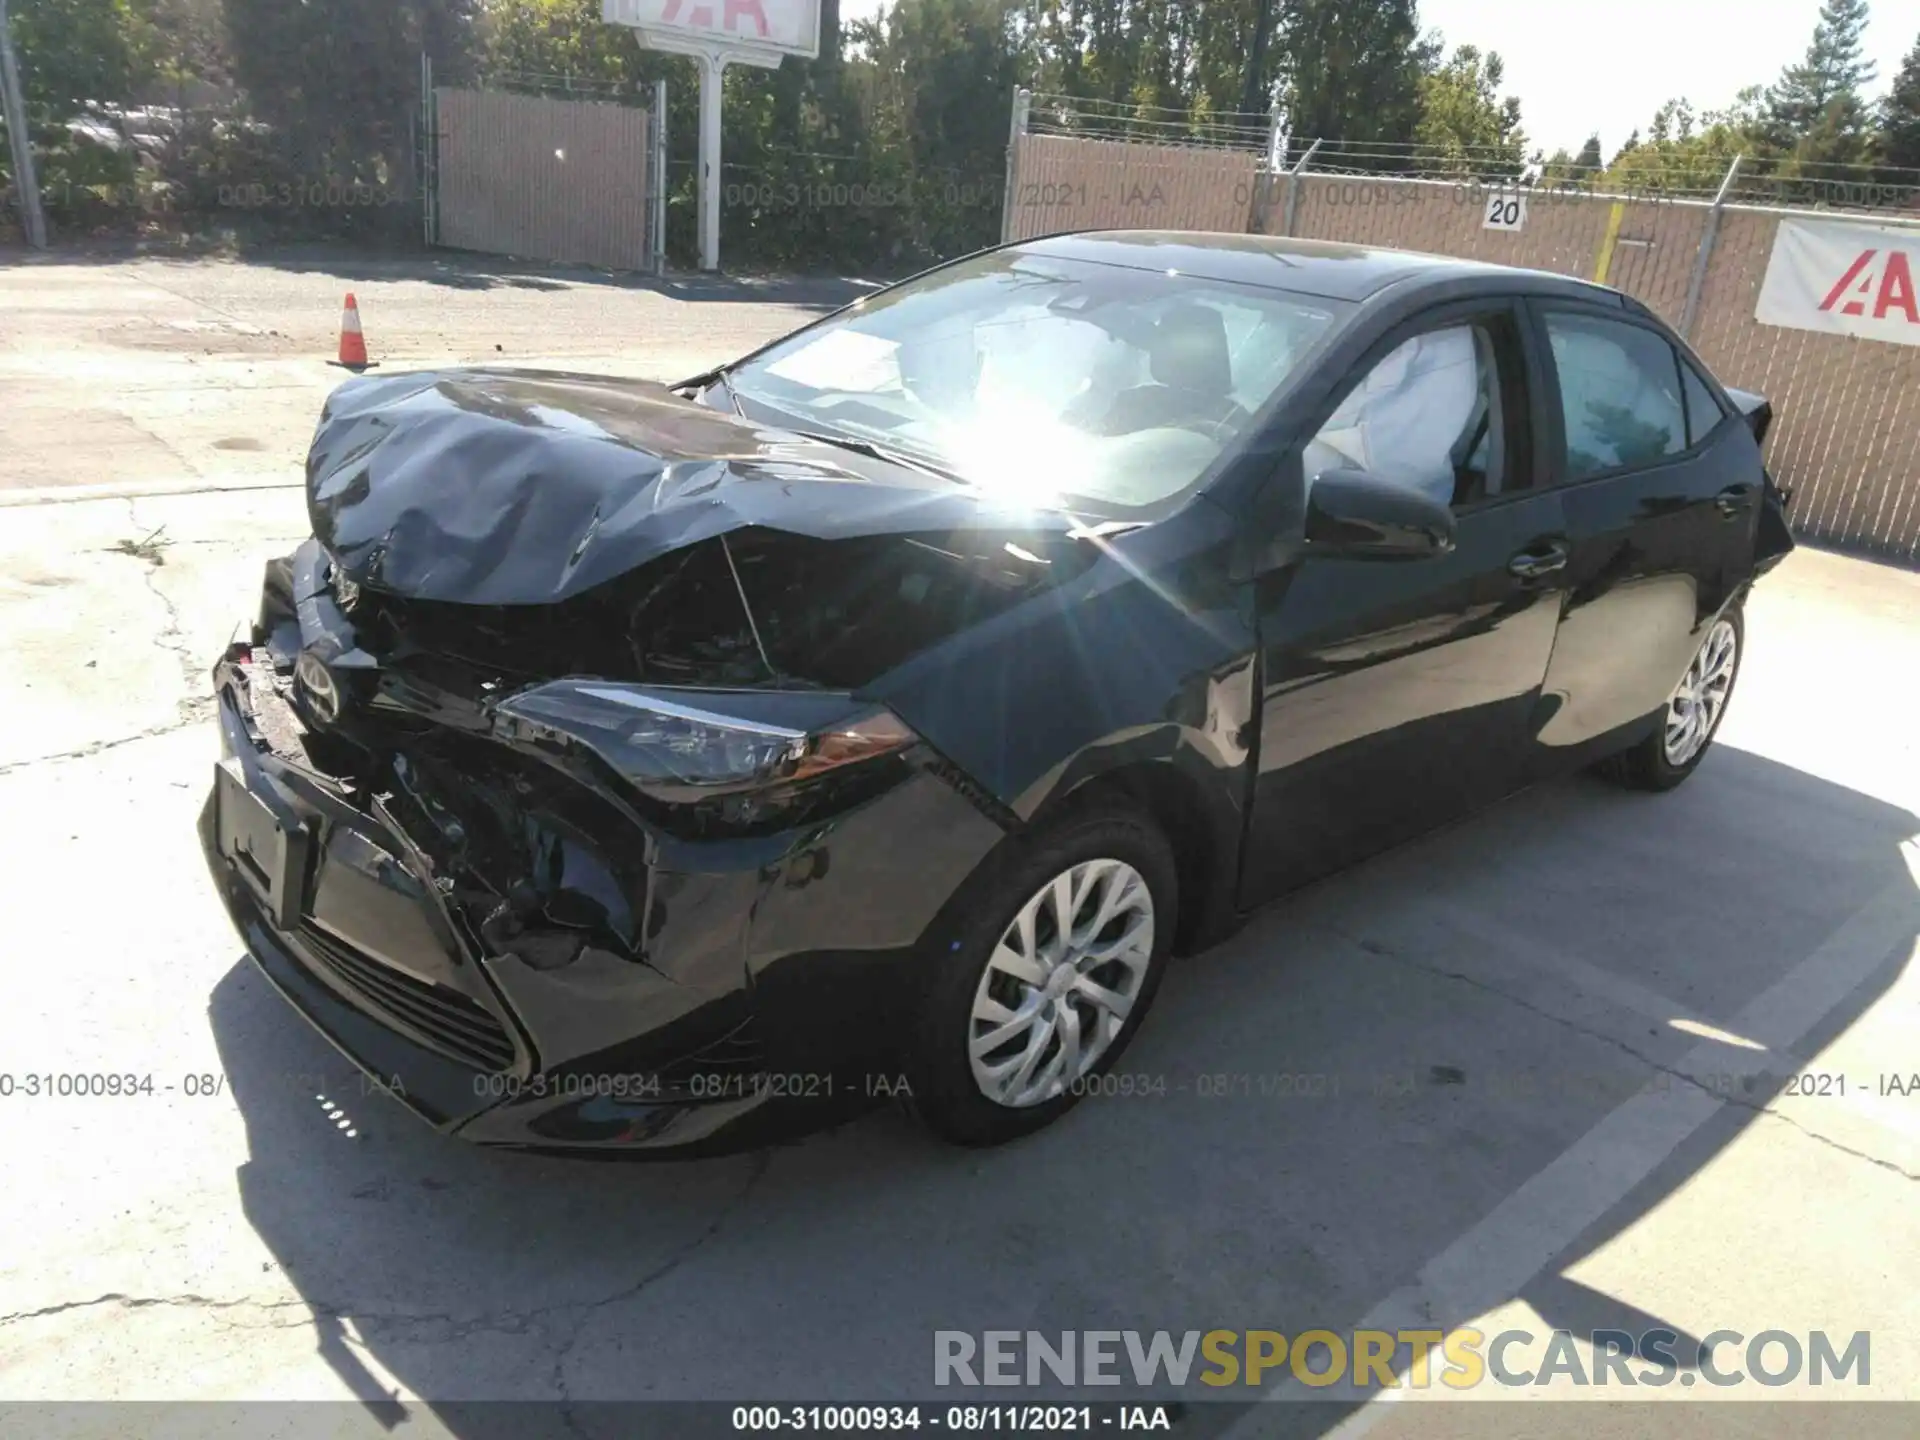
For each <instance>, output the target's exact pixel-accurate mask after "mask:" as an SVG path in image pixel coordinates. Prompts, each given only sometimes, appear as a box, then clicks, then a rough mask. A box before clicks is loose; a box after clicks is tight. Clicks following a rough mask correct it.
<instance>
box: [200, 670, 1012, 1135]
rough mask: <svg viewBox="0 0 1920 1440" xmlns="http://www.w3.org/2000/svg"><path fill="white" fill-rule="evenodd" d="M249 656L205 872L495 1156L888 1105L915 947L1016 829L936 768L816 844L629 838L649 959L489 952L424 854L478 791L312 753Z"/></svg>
mask: <svg viewBox="0 0 1920 1440" xmlns="http://www.w3.org/2000/svg"><path fill="white" fill-rule="evenodd" d="M263 638H264V637H263ZM252 655H253V651H252V648H251V647H249V646H246V645H236V646H234V647H233V648H232V649H231V650H230V651H229V653H228V654H227V655H226V656H225V657H224V658H223V659H222V660H221V662H220V664H219V665H218V666H217V667H216V669H215V672H214V683H215V689H216V692H217V696H218V716H219V727H220V734H221V757H220V760H219V761H218V764H217V767H216V771H215V780H214V787H213V793H212V795H211V796H210V797H209V800H208V803H207V806H206V809H205V811H204V812H203V815H202V821H201V839H202V844H203V846H204V848H205V851H206V855H207V860H208V864H209V867H210V869H211V871H212V873H213V876H214V878H215V880H216V882H217V884H218V886H219V889H220V892H221V894H222V896H223V897H224V899H225V901H226V904H227V907H228V910H229V912H230V913H231V915H232V917H233V921H234V924H235V926H236V928H237V929H238V931H239V933H240V935H241V937H242V939H243V940H244V941H245V943H246V946H247V950H248V952H249V954H250V955H251V956H252V957H253V959H254V961H255V962H256V963H257V964H258V965H259V967H260V969H261V970H262V971H263V972H264V973H265V974H266V976H267V978H268V979H269V980H270V981H271V982H272V983H273V984H274V986H275V987H276V988H277V989H278V990H279V991H280V992H281V994H282V995H284V996H285V997H286V999H287V1000H288V1001H290V1002H291V1003H292V1004H293V1005H294V1006H295V1008H296V1009H298V1010H299V1011H300V1012H301V1013H302V1014H304V1015H305V1016H306V1017H307V1019H308V1020H309V1021H311V1022H312V1023H313V1024H314V1026H315V1027H316V1028H317V1029H319V1030H320V1032H321V1033H322V1034H323V1035H325V1036H326V1037H327V1039H329V1040H330V1041H332V1042H333V1044H334V1045H335V1046H336V1047H338V1048H339V1049H340V1050H341V1051H342V1052H343V1053H344V1054H345V1055H346V1056H347V1057H348V1058H349V1059H350V1060H352V1061H353V1062H354V1063H355V1064H356V1065H357V1066H359V1067H360V1068H361V1069H362V1070H363V1071H364V1072H365V1073H366V1074H367V1075H368V1076H369V1077H370V1078H371V1079H372V1080H373V1081H374V1082H375V1083H376V1084H377V1085H378V1086H379V1087H380V1088H382V1089H384V1090H387V1091H388V1092H389V1093H391V1094H392V1095H393V1096H394V1097H395V1098H397V1099H399V1100H401V1101H402V1102H403V1103H404V1104H406V1105H407V1106H408V1107H409V1108H410V1109H412V1110H413V1111H415V1112H416V1113H417V1114H419V1115H420V1116H421V1117H423V1118H424V1119H426V1120H427V1121H429V1122H430V1123H432V1124H433V1125H435V1126H436V1127H438V1128H440V1129H442V1130H444V1131H447V1132H450V1133H455V1134H458V1135H460V1136H461V1137H462V1138H466V1139H471V1140H475V1141H478V1142H481V1143H487V1144H496V1145H508V1146H520V1147H530V1148H564V1149H617V1150H646V1151H672V1152H680V1153H706V1152H718V1151H725V1150H733V1149H739V1148H743V1147H747V1146H751V1145H755V1144H760V1143H764V1142H765V1141H767V1140H769V1139H772V1138H776V1137H778V1136H782V1135H787V1134H791V1133H796V1132H799V1131H803V1130H807V1129H812V1128H817V1127H818V1126H819V1125H821V1124H823V1123H829V1122H831V1121H832V1120H834V1119H837V1118H840V1117H841V1116H844V1115H846V1114H849V1113H852V1112H853V1111H855V1110H857V1109H859V1108H862V1107H863V1106H865V1105H866V1104H869V1103H871V1101H872V1099H873V1098H874V1097H876V1096H878V1095H884V1094H889V1093H893V1092H894V1089H895V1085H896V1083H897V1082H896V1081H895V1080H894V1076H895V1074H896V1072H897V1066H896V1065H895V1064H894V1055H893V1051H892V1048H891V1039H892V1037H893V1036H895V1035H897V1034H899V1033H900V1031H901V1029H902V1024H901V1021H902V1017H903V1016H904V1015H905V1014H906V1013H907V1007H909V1006H910V1005H911V1003H912V1000H913V997H914V995H915V994H916V993H917V992H916V983H915V977H916V975H917V973H918V970H919V967H918V966H916V965H915V964H914V960H915V957H916V956H917V955H920V954H923V953H924V948H923V947H924V945H925V943H926V941H927V936H928V932H929V931H930V930H931V929H932V928H933V927H934V926H935V924H936V921H937V920H938V919H939V917H940V914H941V911H942V907H943V906H944V905H945V904H946V901H947V900H948V898H949V897H950V896H951V895H952V893H953V892H954V890H956V889H957V888H958V887H959V885H960V883H961V882H962V881H963V880H964V879H965V877H966V876H967V875H968V874H969V873H971V871H972V869H973V868H974V866H975V865H976V864H977V863H978V862H979V861H980V859H982V858H983V857H984V856H985V854H986V853H987V851H988V850H989V849H991V847H992V846H993V844H994V843H995V842H996V841H997V840H998V839H999V838H1000V836H1001V834H1002V831H1001V830H1000V829H999V827H998V825H997V824H995V823H994V822H993V821H991V820H989V819H988V818H987V816H986V815H985V814H983V813H982V812H981V811H980V810H979V809H978V808H976V807H975V806H974V805H973V804H972V803H970V802H969V801H968V800H966V799H965V798H963V797H962V796H961V794H960V793H959V792H958V791H957V790H956V789H955V788H954V787H953V786H951V785H950V784H948V783H947V782H946V781H944V780H942V779H940V778H939V777H938V776H937V775H936V774H935V773H933V772H932V771H931V770H928V769H915V770H914V771H913V772H912V773H911V774H910V775H909V777H908V778H907V779H905V780H904V781H903V782H902V783H901V784H899V785H897V786H895V787H894V788H893V789H891V790H889V791H887V792H886V793H884V794H882V795H880V796H878V797H876V798H873V799H870V800H868V801H867V802H866V803H864V804H862V805H860V806H859V807H857V808H855V809H854V810H852V811H850V812H848V813H846V814H844V815H840V816H837V817H835V818H834V820H833V821H832V823H831V824H827V825H813V826H810V827H808V828H806V829H805V830H803V831H797V832H789V833H784V834H777V835H771V836H758V837H755V838H752V839H747V840H732V841H712V842H690V841H686V840H683V839H675V838H673V837H670V836H666V835H660V834H651V833H642V832H639V831H635V833H633V834H632V835H631V837H630V840H631V848H632V850H633V851H634V853H635V854H636V855H640V856H643V857H644V882H643V883H644V888H645V894H644V897H643V898H642V899H641V900H640V901H639V902H638V906H637V908H638V913H639V914H640V915H641V916H643V917H644V925H643V927H642V928H643V935H644V939H643V949H642V950H641V953H639V954H638V955H634V954H621V953H616V951H615V950H614V949H613V948H611V947H608V946H601V945H595V944H591V943H590V944H587V945H585V946H584V947H575V949H576V950H577V953H576V954H575V956H574V958H572V959H571V960H567V961H565V962H564V963H560V964H558V965H554V964H551V963H550V962H547V961H545V960H543V959H542V957H541V956H540V955H539V954H538V953H537V952H532V951H529V952H528V953H526V954H521V953H511V952H509V953H500V952H499V951H498V950H497V949H496V948H495V947H492V946H490V945H489V943H488V941H487V938H486V937H485V936H484V935H483V934H481V933H479V927H476V926H475V925H474V923H473V920H472V913H471V910H470V909H466V910H463V907H462V905H461V904H460V903H459V899H458V897H459V895H460V893H461V888H462V877H458V876H454V875H449V874H447V873H445V867H444V866H443V865H436V861H435V860H434V858H433V857H431V856H430V855H429V854H428V853H427V852H426V850H423V849H422V848H421V846H422V843H423V842H424V843H425V844H427V845H428V846H429V848H430V847H431V845H432V843H433V841H432V838H431V837H429V836H426V835H425V834H423V830H424V829H425V828H427V827H426V826H425V825H424V824H423V822H422V819H421V813H422V812H421V811H420V810H419V809H418V807H419V806H420V805H422V804H427V805H433V806H438V805H439V804H440V803H442V802H445V803H446V804H448V805H450V806H453V807H456V808H457V807H458V805H459V804H460V803H462V798H463V797H460V796H455V795H444V794H443V795H440V796H436V797H422V796H419V795H409V794H407V793H403V787H396V788H394V789H386V788H382V787H366V786H362V785H360V784H358V783H357V782H354V781H351V780H342V779H340V778H336V777H333V776H330V775H328V774H327V773H324V772H323V771H322V770H321V769H320V768H318V767H316V766H314V765H312V764H310V763H306V757H305V756H304V755H303V753H302V752H301V750H300V747H299V746H298V745H297V744H289V743H288V742H287V741H286V739H285V737H284V733H283V732H282V731H281V729H280V728H279V727H278V726H277V724H276V716H275V715H273V714H271V713H263V712H267V711H269V710H270V709H271V707H272V705H273V704H274V698H275V692H274V689H273V687H272V684H271V681H270V679H269V678H268V677H267V674H266V672H267V670H268V669H269V664H268V662H266V661H264V660H263V661H261V662H259V663H256V662H255V661H254V660H253V658H252ZM574 843H575V845H576V851H575V852H573V853H575V854H576V855H577V854H579V851H578V848H577V847H578V845H579V843H580V842H579V837H578V836H577V835H576V836H575V837H574ZM588 858H589V859H591V858H592V857H588ZM631 860H632V857H627V858H626V860H624V861H622V863H623V864H627V865H628V868H629V869H631V868H632V865H631V863H630V862H631ZM535 962H538V963H535Z"/></svg>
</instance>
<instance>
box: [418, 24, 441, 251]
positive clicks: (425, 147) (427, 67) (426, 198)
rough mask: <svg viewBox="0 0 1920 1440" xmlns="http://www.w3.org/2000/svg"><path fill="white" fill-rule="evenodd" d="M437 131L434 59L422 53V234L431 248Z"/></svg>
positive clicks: (433, 240) (434, 239)
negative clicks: (434, 99) (435, 122)
mask: <svg viewBox="0 0 1920 1440" xmlns="http://www.w3.org/2000/svg"><path fill="white" fill-rule="evenodd" d="M436 131H437V127H436V126H435V125H434V123H433V57H432V56H431V55H429V54H428V53H427V52H426V51H425V50H422V51H421V52H420V231H421V235H422V237H423V238H424V239H425V241H426V243H427V245H428V246H429V247H431V246H432V245H433V243H434V242H435V241H436V240H437V239H438V238H439V237H438V236H437V235H435V234H434V233H433V230H434V226H433V199H434V191H435V189H436V187H437V179H436V177H435V175H434V169H433V161H434V154H433V147H434V140H435V139H436V138H437V137H436Z"/></svg>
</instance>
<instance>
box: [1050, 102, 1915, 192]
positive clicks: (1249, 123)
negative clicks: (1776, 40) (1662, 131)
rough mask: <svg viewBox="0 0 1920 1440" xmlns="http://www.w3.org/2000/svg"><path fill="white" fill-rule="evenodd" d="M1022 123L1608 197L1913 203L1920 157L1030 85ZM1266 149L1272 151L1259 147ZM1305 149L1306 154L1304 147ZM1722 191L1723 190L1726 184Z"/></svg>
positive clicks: (1349, 168)
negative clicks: (1891, 160) (1343, 129)
mask: <svg viewBox="0 0 1920 1440" xmlns="http://www.w3.org/2000/svg"><path fill="white" fill-rule="evenodd" d="M1027 131H1028V133H1029V134H1033V135H1043V136H1058V137H1064V138H1068V139H1081V140H1109V141H1120V142H1124V143H1130V144H1143V145H1161V146H1170V147H1183V148H1184V147H1192V148H1200V149H1235V150H1246V151H1252V152H1255V153H1257V154H1260V155H1261V156H1262V157H1263V160H1262V165H1263V168H1279V169H1282V170H1286V169H1291V168H1293V167H1294V166H1296V165H1298V164H1300V163H1301V162H1302V161H1303V160H1304V161H1305V165H1306V170H1305V173H1308V174H1312V175H1323V176H1337V177H1341V178H1353V179H1356V180H1359V179H1368V180H1378V181H1386V180H1406V181H1428V182H1435V183H1456V184H1457V183H1460V182H1462V181H1472V182H1476V183H1482V184H1490V185H1494V184H1497V185H1511V186H1515V187H1522V188H1542V187H1549V188H1552V189H1553V190H1555V191H1556V192H1560V193H1575V194H1578V193H1585V194H1590V195H1593V196H1595V197H1600V198H1605V197H1612V198H1624V199H1638V198H1649V197H1652V198H1659V199H1670V200H1688V201H1712V200H1714V199H1716V198H1718V199H1722V200H1724V201H1725V203H1727V204H1730V205H1752V206H1761V207H1766V208H1810V209H1831V210H1843V211H1860V212H1866V213H1882V214H1884V213H1888V212H1897V213H1899V214H1900V215H1902V216H1906V215H1913V214H1920V168H1915V167H1898V166H1889V165H1877V164H1872V163H1859V162H1843V161H1805V160H1797V159H1793V158H1790V157H1780V156H1745V157H1743V158H1742V161H1741V164H1740V166H1739V168H1738V169H1737V170H1736V171H1734V173H1733V174H1732V176H1731V179H1729V173H1728V172H1729V167H1730V166H1731V164H1732V156H1731V155H1724V156H1720V155H1716V156H1712V157H1704V156H1686V155H1674V154H1671V153H1662V152H1661V151H1660V150H1659V148H1657V147H1658V146H1659V142H1658V141H1649V142H1643V144H1642V145H1641V146H1638V147H1636V148H1635V149H1633V150H1629V151H1624V152H1620V153H1618V154H1616V155H1615V156H1614V158H1613V161H1612V162H1611V163H1609V164H1603V165H1601V166H1598V167H1594V166H1579V165H1576V164H1570V163H1568V162H1566V161H1559V162H1558V163H1556V161H1554V160H1549V159H1547V158H1546V157H1545V156H1543V155H1542V154H1541V153H1539V152H1538V151H1535V152H1532V153H1527V152H1525V151H1524V150H1523V149H1522V148H1521V147H1520V146H1519V145H1485V144H1481V145H1443V146H1442V145H1432V144H1422V143H1420V142H1414V141H1384V140H1382V141H1355V140H1344V139H1336V138H1327V139H1321V140H1318V141H1316V140H1315V139H1314V137H1311V136H1301V135H1285V136H1282V137H1281V141H1280V144H1279V145H1278V146H1277V147H1275V145H1274V141H1275V135H1274V122H1273V120H1272V119H1271V117H1268V116H1262V115H1255V114H1249V113H1247V112H1219V113H1207V112H1200V113H1198V114H1195V113H1191V112H1187V111H1183V110H1180V109H1177V108H1174V107H1169V106H1154V105H1133V104H1128V103H1125V102H1121V101H1113V100H1101V99H1082V98H1078V97H1074V96H1067V95H1059V94H1053V93H1047V92H1036V93H1035V94H1034V95H1033V96H1032V99H1031V102H1030V107H1029V111H1028V124H1027ZM1270 151H1271V152H1272V161H1277V167H1274V166H1273V165H1272V164H1271V162H1270V161H1269V160H1268V159H1267V158H1265V157H1267V156H1268V155H1269V152H1270ZM1309 153H1311V159H1310V160H1308V159H1306V157H1307V156H1308V155H1309ZM1723 190H1724V193H1723Z"/></svg>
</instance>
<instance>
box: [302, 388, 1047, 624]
mask: <svg viewBox="0 0 1920 1440" xmlns="http://www.w3.org/2000/svg"><path fill="white" fill-rule="evenodd" d="M307 509H308V514H309V516H310V518H311V519H312V522H313V533H314V535H315V536H316V537H317V538H318V539H319V541H320V543H321V544H322V545H324V546H325V547H326V549H327V550H328V552H329V553H330V554H331V555H332V556H333V558H334V560H335V562H336V563H337V564H338V565H339V566H340V568H341V570H342V571H343V572H344V573H345V575H346V576H347V578H348V579H350V580H353V581H355V582H357V583H360V584H365V585H372V586H375V587H377V588H379V589H382V590H387V591H390V592H393V593H395V594H399V595H405V596H409V597H412V598H415V599H422V600H448V601H458V602H462V603H466V604H475V605H529V604H542V603H546V602H550V601H555V600H563V599H566V598H567V597H569V596H572V595H577V594H579V593H581V592H582V591H585V590H589V589H591V588H593V587H594V586H596V585H598V584H601V583H602V582H604V581H607V580H611V579H613V578H615V577H616V576H619V575H621V574H623V573H625V572H626V571H628V570H631V569H633V568H635V567H636V566H638V565H642V564H644V563H646V562H647V561H648V560H651V559H654V558H656V557H657V556H659V555H662V554H665V553H667V552H669V551H672V550H676V549H680V548H682V547H685V546H688V545H691V544H694V543H696V542H698V541H701V540H706V539H711V538H712V537H714V536H716V535H721V534H725V533H727V532H729V531H733V530H739V529H744V528H747V527H753V526H759V527H766V528H769V529H774V530H785V531H791V532H793V533H795V534H800V535H806V536H810V537H813V538H816V539H822V540H832V539H844V538H853V537H856V536H863V535H882V534H895V533H906V532H912V531H952V530H963V529H976V528H986V527H989V526H1007V525H1018V526H1020V527H1021V528H1024V529H1027V530H1030V531H1051V530H1059V531H1067V530H1070V529H1072V528H1074V526H1075V523H1076V522H1075V521H1074V519H1073V518H1072V517H1071V516H1068V515H1065V514H1062V513H1059V512H1049V511H1041V512H1038V513H1036V512H1034V511H1031V510H1027V509H1025V508H1024V507H1020V508H1009V507H1008V506H1006V505H1005V504H1004V503H996V502H994V501H993V500H992V499H990V498H989V497H988V496H986V495H984V494H983V493H982V492H980V491H978V490H974V489H971V488H968V487H965V486H961V485H957V484H955V483H953V482H950V481H947V480H944V479H941V478H939V477H937V476H932V475H927V474H923V473H921V472H920V471H917V470H911V469H907V468H904V467H901V466H896V465H891V464H887V463H885V462H880V461H869V460H867V459H865V458H864V457H861V456H857V455H853V454H849V453H848V452H845V451H843V450H841V449H839V448H838V447H835V446H831V445H823V444H821V443H820V442H818V441H812V440H807V439H804V438H802V437H800V436H796V435H793V434H790V433H788V432H786V431H782V430H777V429H771V428H768V427H765V426H761V425H757V424H754V423H753V422H751V421H747V420H742V419H739V418H737V417H735V416H732V415H728V414H723V413H721V412H719V411H717V410H712V409H709V408H707V407H706V406H703V405H699V404H696V403H694V402H692V401H688V400H683V399H681V398H680V397H679V396H677V395H675V394H673V393H672V392H671V391H669V390H668V389H666V388H665V387H664V386H661V385H657V384H653V383H650V382H646V381H637V380H617V379H609V378H604V377H597V376H587V375H570V374H562V373H553V372H544V371H532V370H518V371H515V370H484V369H476V370H447V371H437V372H421V373H416V374H406V375H394V376H387V377H381V378H378V379H373V378H362V379H358V380H352V381H349V382H347V383H346V384H345V385H342V386H341V387H340V388H339V389H338V390H336V391H335V392H334V393H333V395H332V396H331V397H330V398H329V400H328V401H327V405H326V409H325V410H324V411H323V413H322V415H321V419H320V427H319V429H318V431H317V432H316V433H315V435H314V440H313V448H312V450H311V452H310V453H309V455H308V459H307Z"/></svg>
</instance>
